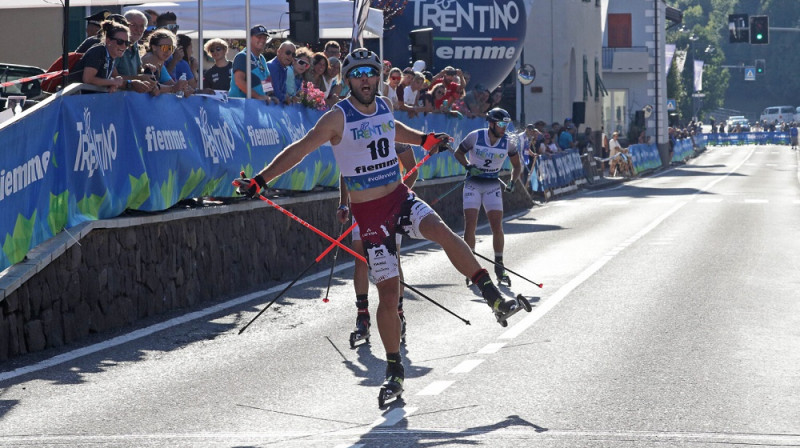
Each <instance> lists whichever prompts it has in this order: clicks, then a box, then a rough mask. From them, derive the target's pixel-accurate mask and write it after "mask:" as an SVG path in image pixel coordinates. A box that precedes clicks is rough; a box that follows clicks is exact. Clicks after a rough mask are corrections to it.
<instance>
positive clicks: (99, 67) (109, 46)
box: [69, 20, 130, 92]
mask: <svg viewBox="0 0 800 448" xmlns="http://www.w3.org/2000/svg"><path fill="white" fill-rule="evenodd" d="M100 33H101V34H102V40H101V43H100V44H98V45H95V46H93V47H91V48H89V50H88V51H87V52H86V53H84V54H83V56H82V57H81V59H80V61H78V62H77V63H76V64H75V67H73V69H72V72H71V73H70V74H69V82H70V83H74V82H82V83H84V84H92V85H95V86H101V87H107V88H108V91H109V92H115V91H116V90H117V89H120V88H122V87H123V86H124V85H125V84H126V82H125V80H124V79H122V77H121V76H119V74H118V73H117V72H116V69H115V67H114V59H115V58H118V57H120V56H122V53H124V52H125V50H126V49H127V48H128V46H129V45H130V42H129V41H128V38H129V36H130V34H129V31H128V27H126V26H125V25H122V24H120V23H117V22H114V21H111V20H106V21H104V22H103V23H101V24H100Z"/></svg>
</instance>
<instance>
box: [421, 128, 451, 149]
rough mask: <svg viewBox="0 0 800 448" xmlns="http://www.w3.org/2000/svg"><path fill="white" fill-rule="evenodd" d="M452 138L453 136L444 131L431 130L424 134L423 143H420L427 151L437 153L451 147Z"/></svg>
mask: <svg viewBox="0 0 800 448" xmlns="http://www.w3.org/2000/svg"><path fill="white" fill-rule="evenodd" d="M452 140H453V138H452V137H450V136H449V135H447V134H445V133H444V132H437V133H433V132H430V133H428V134H426V135H423V136H422V143H421V144H420V145H421V146H422V148H423V149H424V150H425V151H428V152H430V153H431V154H436V153H438V152H444V151H447V150H449V149H451V148H450V142H451V141H452Z"/></svg>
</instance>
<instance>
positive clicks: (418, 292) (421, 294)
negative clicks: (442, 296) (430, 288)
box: [400, 280, 472, 325]
mask: <svg viewBox="0 0 800 448" xmlns="http://www.w3.org/2000/svg"><path fill="white" fill-rule="evenodd" d="M400 283H402V284H403V286H405V287H406V288H408V289H410V290H412V291H414V292H415V293H417V294H418V295H420V296H422V298H423V299H425V300H427V301H428V302H431V303H432V304H434V305H436V306H438V307H439V308H441V309H443V310H445V311H447V312H448V313H450V314H452V315H453V316H455V317H457V318H458V319H460V320H461V321H462V322H464V323H465V324H467V325H472V324H471V323H469V321H468V320H466V319H464V318H463V317H461V316H459V315H458V314H456V313H454V312H452V311H450V309H449V308H447V307H445V306H444V305H442V304H440V303H439V302H437V301H435V300H433V299H431V298H430V297H428V296H427V295H425V294H423V293H422V292H421V291H420V290H419V289H417V288H415V287H413V286H411V285H409V284H408V283H406V282H404V281H402V280H400Z"/></svg>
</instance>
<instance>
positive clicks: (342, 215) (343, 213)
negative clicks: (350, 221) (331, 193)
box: [336, 205, 350, 224]
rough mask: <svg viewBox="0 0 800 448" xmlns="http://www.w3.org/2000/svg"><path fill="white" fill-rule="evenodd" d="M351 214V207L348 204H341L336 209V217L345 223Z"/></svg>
mask: <svg viewBox="0 0 800 448" xmlns="http://www.w3.org/2000/svg"><path fill="white" fill-rule="evenodd" d="M349 216H350V208H349V207H348V206H346V205H340V206H339V208H338V209H336V219H338V220H339V222H340V223H342V224H344V223H345V222H347V218H348V217H349Z"/></svg>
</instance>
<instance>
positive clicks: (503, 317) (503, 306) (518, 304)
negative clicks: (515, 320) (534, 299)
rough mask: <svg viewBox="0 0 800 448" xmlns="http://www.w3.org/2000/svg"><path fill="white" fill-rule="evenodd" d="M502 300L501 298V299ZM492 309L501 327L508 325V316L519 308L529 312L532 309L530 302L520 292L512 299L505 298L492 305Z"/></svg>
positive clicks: (515, 312)
mask: <svg viewBox="0 0 800 448" xmlns="http://www.w3.org/2000/svg"><path fill="white" fill-rule="evenodd" d="M501 300H502V299H501ZM492 310H493V311H494V317H495V319H497V322H498V323H499V324H500V326H501V327H503V328H505V327H507V326H508V318H509V317H511V316H513V315H515V314H517V313H518V312H520V311H521V310H525V311H526V312H528V313H530V312H531V310H533V307H532V306H531V304H530V302H528V299H526V298H525V297H523V296H522V294H517V296H516V297H515V298H513V299H509V300H505V301H503V302H502V303H500V304H497V305H496V306H494V307H492Z"/></svg>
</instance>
